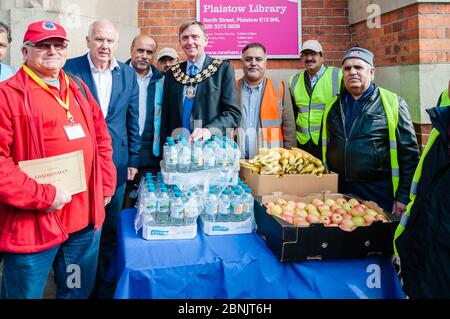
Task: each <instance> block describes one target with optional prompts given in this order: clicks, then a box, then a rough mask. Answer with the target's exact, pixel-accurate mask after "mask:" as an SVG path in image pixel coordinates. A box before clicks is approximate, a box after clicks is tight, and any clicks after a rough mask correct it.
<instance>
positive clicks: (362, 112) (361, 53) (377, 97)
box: [322, 47, 419, 215]
mask: <svg viewBox="0 0 450 319" xmlns="http://www.w3.org/2000/svg"><path fill="white" fill-rule="evenodd" d="M342 70H343V79H344V87H345V90H344V91H343V92H342V94H341V95H340V96H339V97H336V98H334V99H333V100H332V101H331V102H329V103H328V104H327V106H326V108H325V112H324V116H323V130H322V152H323V157H322V159H323V161H324V162H325V164H327V166H328V168H329V169H331V170H332V171H334V172H337V173H338V174H339V191H340V192H342V193H349V194H353V195H356V196H358V197H360V198H362V199H366V200H372V201H374V202H376V203H377V204H378V205H380V206H381V207H382V208H383V209H385V210H387V211H392V212H393V213H394V214H396V215H401V213H403V211H404V209H405V207H406V204H407V203H408V202H409V187H410V185H411V180H412V177H413V174H414V169H415V168H416V165H417V162H418V160H419V149H418V146H417V140H416V135H415V131H414V127H413V124H412V121H411V117H410V114H409V111H408V105H407V104H406V102H405V100H404V99H403V98H401V97H400V96H398V95H396V94H395V93H392V92H390V91H388V90H386V89H383V88H380V87H378V86H377V85H375V84H374V83H373V79H374V75H375V69H374V66H373V54H372V52H370V51H369V50H366V49H363V48H358V47H355V48H351V49H349V50H348V51H347V52H346V53H345V54H344V57H343V60H342Z"/></svg>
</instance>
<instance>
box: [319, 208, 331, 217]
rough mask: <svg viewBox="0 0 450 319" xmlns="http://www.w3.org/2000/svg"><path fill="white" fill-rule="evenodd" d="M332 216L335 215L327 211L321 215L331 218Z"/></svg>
mask: <svg viewBox="0 0 450 319" xmlns="http://www.w3.org/2000/svg"><path fill="white" fill-rule="evenodd" d="M331 215H333V213H332V212H330V211H329V210H325V211H323V213H321V214H320V216H327V217H331Z"/></svg>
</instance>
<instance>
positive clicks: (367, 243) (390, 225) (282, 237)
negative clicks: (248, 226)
mask: <svg viewBox="0 0 450 319" xmlns="http://www.w3.org/2000/svg"><path fill="white" fill-rule="evenodd" d="M320 195H322V197H317V196H308V197H303V198H302V197H297V196H292V195H278V196H262V197H260V198H259V200H257V201H256V202H255V218H256V223H257V232H258V234H259V235H260V236H262V237H263V239H264V240H265V241H266V244H267V246H268V247H269V248H270V250H271V251H272V252H273V253H274V255H275V256H276V257H277V258H279V260H280V261H282V262H292V261H304V260H310V259H319V260H327V259H342V258H364V257H367V256H370V255H374V254H378V255H391V254H392V253H393V246H392V240H393V236H394V232H395V229H396V227H397V225H398V220H397V219H396V218H394V216H393V215H392V214H388V213H385V215H386V216H387V217H388V218H389V219H390V221H389V222H387V223H383V222H382V221H376V222H373V223H372V224H371V225H370V226H361V227H357V228H356V229H354V230H353V231H351V232H346V231H343V230H342V229H340V228H339V227H325V226H324V225H323V224H311V225H310V226H308V227H297V226H295V225H292V224H289V223H287V222H285V221H284V220H282V219H280V218H278V217H274V216H272V215H270V214H268V213H267V211H266V207H265V206H264V205H262V202H266V201H272V200H275V199H277V198H284V199H286V200H294V201H304V202H310V201H311V200H312V199H314V198H319V199H322V200H325V199H327V198H336V197H338V196H343V195H341V194H330V193H322V194H320ZM344 197H346V196H345V195H344ZM351 197H354V196H351ZM362 203H363V204H365V205H367V206H368V207H370V208H373V209H374V208H377V209H380V208H379V207H378V206H375V205H376V204H375V203H373V202H364V201H362Z"/></svg>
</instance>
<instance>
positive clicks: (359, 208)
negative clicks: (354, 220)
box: [350, 204, 365, 217]
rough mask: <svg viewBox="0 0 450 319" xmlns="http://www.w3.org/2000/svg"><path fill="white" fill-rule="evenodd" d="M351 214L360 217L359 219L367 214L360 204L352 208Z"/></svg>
mask: <svg viewBox="0 0 450 319" xmlns="http://www.w3.org/2000/svg"><path fill="white" fill-rule="evenodd" d="M350 214H352V215H353V216H358V217H362V216H364V214H365V211H364V208H363V207H362V206H361V205H359V204H355V205H354V206H353V207H352V210H351V211H350Z"/></svg>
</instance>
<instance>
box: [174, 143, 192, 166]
mask: <svg viewBox="0 0 450 319" xmlns="http://www.w3.org/2000/svg"><path fill="white" fill-rule="evenodd" d="M181 145H182V146H181V147H180V149H179V151H178V165H177V170H178V172H180V173H187V172H189V171H190V170H191V147H190V145H189V144H188V143H187V141H186V140H183V142H182V144H181Z"/></svg>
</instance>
